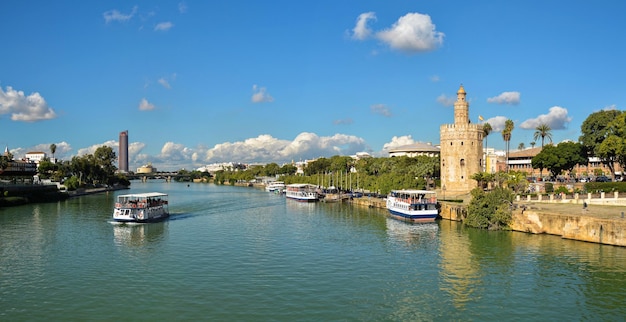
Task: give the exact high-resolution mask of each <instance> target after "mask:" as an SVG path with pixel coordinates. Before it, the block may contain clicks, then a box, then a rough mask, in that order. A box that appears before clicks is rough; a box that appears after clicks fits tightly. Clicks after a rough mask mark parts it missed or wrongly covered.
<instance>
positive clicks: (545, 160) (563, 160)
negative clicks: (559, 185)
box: [531, 142, 587, 177]
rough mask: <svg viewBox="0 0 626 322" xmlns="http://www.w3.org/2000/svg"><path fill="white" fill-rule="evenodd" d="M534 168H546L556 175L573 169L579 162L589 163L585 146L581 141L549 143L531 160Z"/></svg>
mask: <svg viewBox="0 0 626 322" xmlns="http://www.w3.org/2000/svg"><path fill="white" fill-rule="evenodd" d="M531 164H532V167H533V169H543V168H546V169H548V170H549V171H550V173H552V175H553V176H554V177H556V176H558V175H559V174H561V173H563V172H564V171H571V170H572V169H573V168H574V166H576V165H577V164H587V154H586V152H585V148H584V146H583V145H582V144H580V143H575V142H561V143H559V144H558V145H556V146H554V145H547V146H545V147H544V148H543V149H542V150H541V152H539V154H537V155H536V156H534V157H533V159H532V161H531Z"/></svg>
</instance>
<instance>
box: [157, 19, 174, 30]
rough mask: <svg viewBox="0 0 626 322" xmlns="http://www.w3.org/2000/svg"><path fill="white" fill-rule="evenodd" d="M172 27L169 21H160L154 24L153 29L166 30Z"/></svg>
mask: <svg viewBox="0 0 626 322" xmlns="http://www.w3.org/2000/svg"><path fill="white" fill-rule="evenodd" d="M172 27H174V24H173V23H171V22H169V21H165V22H160V23H158V24H157V25H156V26H154V30H155V31H167V30H170V29H171V28H172Z"/></svg>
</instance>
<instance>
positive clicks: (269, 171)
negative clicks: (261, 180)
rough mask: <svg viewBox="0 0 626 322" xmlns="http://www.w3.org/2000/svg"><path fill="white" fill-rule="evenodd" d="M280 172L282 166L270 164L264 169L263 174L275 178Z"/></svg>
mask: <svg viewBox="0 0 626 322" xmlns="http://www.w3.org/2000/svg"><path fill="white" fill-rule="evenodd" d="M279 172H280V166H279V165H278V164H276V163H268V164H266V165H265V167H264V169H263V174H264V175H266V176H269V177H273V176H275V175H277V174H278V173H279Z"/></svg>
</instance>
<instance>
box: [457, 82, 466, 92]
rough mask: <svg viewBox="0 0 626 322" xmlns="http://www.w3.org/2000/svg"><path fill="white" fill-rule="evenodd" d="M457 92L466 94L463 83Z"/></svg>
mask: <svg viewBox="0 0 626 322" xmlns="http://www.w3.org/2000/svg"><path fill="white" fill-rule="evenodd" d="M456 93H457V94H465V88H463V84H461V87H459V91H458V92H456Z"/></svg>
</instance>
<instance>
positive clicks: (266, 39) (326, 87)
mask: <svg viewBox="0 0 626 322" xmlns="http://www.w3.org/2000/svg"><path fill="white" fill-rule="evenodd" d="M624 12H626V2H624V1H596V2H590V1H515V2H510V1H472V2H471V3H470V2H466V1H435V0H432V1H407V0H402V1H399V0H390V1H326V0H321V1H171V2H170V1H87V2H80V3H77V2H75V1H3V2H2V4H0V30H2V31H3V32H2V40H3V43H4V46H3V50H2V51H0V145H2V148H3V149H4V147H5V146H8V147H9V149H10V150H11V152H13V153H14V155H15V156H16V157H18V158H19V157H23V155H24V153H26V152H29V151H44V152H48V153H49V146H50V144H52V143H54V144H56V145H57V152H56V154H55V156H56V157H57V158H60V159H65V160H69V159H71V157H72V156H75V155H82V154H85V153H92V152H93V151H94V150H95V149H96V148H97V147H99V146H102V145H108V146H111V147H113V148H114V150H115V151H117V144H118V142H117V141H118V135H119V132H121V131H124V130H128V131H129V142H130V144H131V149H130V162H131V166H130V167H131V169H134V168H136V167H138V166H141V165H142V164H146V163H148V162H151V163H152V164H153V165H154V166H156V167H157V168H158V169H159V170H177V169H180V168H186V169H193V168H197V167H200V166H202V165H205V164H210V163H215V162H224V161H235V162H259V163H265V162H278V163H282V162H288V161H291V160H295V161H298V160H303V159H309V158H315V157H319V156H332V155H336V154H341V155H351V154H354V153H356V152H360V151H367V152H370V153H372V154H374V155H381V156H382V155H386V154H385V153H384V151H385V150H386V149H389V148H390V147H393V146H397V145H403V144H409V143H413V142H432V143H433V144H438V143H439V127H440V125H441V124H446V123H452V122H453V109H452V105H451V102H453V101H454V99H455V98H456V91H457V90H458V88H459V85H460V84H463V86H464V87H465V90H466V91H467V93H468V94H467V96H468V100H469V101H470V117H471V119H472V120H473V121H474V122H479V120H478V116H479V115H480V116H482V117H483V118H484V119H485V121H488V122H490V124H491V125H492V126H493V127H494V129H495V130H496V131H499V130H500V129H501V128H502V125H503V123H504V121H505V120H506V119H508V118H510V119H512V120H513V121H514V122H515V130H514V131H513V134H512V138H511V146H512V147H517V146H518V144H519V143H521V142H523V143H524V144H525V145H526V146H530V142H531V141H532V139H533V133H534V128H535V127H536V126H537V125H538V124H539V123H542V122H545V123H548V124H549V125H550V126H551V127H552V129H553V132H552V135H553V139H554V141H555V142H560V141H562V140H566V139H570V140H577V139H578V137H579V135H580V125H581V124H582V122H583V121H584V120H585V118H586V117H587V116H588V115H589V114H591V113H593V112H595V111H599V110H602V109H619V110H623V109H624V106H626V95H624V94H623V88H624V87H625V85H626V83H625V82H624V77H626V64H625V63H624V57H625V50H624V48H625V46H624V41H625V40H626V22H625V19H623V13H624ZM487 143H488V146H489V147H495V148H499V149H502V148H503V147H504V142H503V140H502V136H501V134H500V133H499V132H494V133H492V134H491V135H490V136H489V138H488V142H487Z"/></svg>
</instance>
